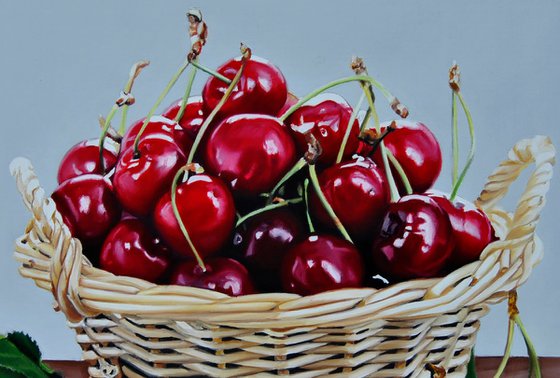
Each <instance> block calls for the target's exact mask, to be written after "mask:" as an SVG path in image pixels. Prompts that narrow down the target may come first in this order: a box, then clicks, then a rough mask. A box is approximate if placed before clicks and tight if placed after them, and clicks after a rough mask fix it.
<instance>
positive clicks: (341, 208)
mask: <svg viewBox="0 0 560 378" xmlns="http://www.w3.org/2000/svg"><path fill="white" fill-rule="evenodd" d="M381 172H382V171H381V170H380V169H379V168H378V167H377V166H376V165H375V163H374V162H373V161H371V160H370V159H369V158H363V157H357V158H355V159H352V160H350V161H346V162H342V163H339V164H336V165H333V166H331V167H329V168H326V169H325V170H324V171H322V172H321V173H320V174H319V184H320V187H321V191H322V192H323V194H324V195H325V198H326V199H327V202H328V203H329V204H330V205H331V206H332V208H333V210H334V212H335V214H336V215H337V216H338V218H339V219H340V221H341V222H342V224H343V225H344V227H345V228H346V230H347V231H348V233H349V234H350V235H351V236H352V238H353V239H357V240H364V239H366V238H367V237H371V234H372V233H374V232H375V231H376V229H377V228H378V226H379V224H380V222H381V219H383V216H384V215H385V210H386V208H387V206H388V204H389V189H388V186H387V183H386V181H385V178H384V176H383V175H382V173H381ZM310 211H311V214H313V216H314V217H315V218H316V219H317V220H318V221H319V222H320V223H321V224H323V225H324V226H327V227H330V228H333V229H334V227H335V226H334V224H333V221H332V219H331V217H330V216H329V214H328V213H327V212H326V211H325V209H324V207H323V205H322V204H321V202H320V201H319V198H318V197H317V194H316V192H315V191H313V190H312V191H311V192H310Z"/></svg>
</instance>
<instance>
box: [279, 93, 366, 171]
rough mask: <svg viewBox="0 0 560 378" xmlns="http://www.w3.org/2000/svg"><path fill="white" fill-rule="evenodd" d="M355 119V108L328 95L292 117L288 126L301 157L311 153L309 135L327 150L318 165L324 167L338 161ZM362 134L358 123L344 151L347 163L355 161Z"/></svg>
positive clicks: (320, 96)
mask: <svg viewBox="0 0 560 378" xmlns="http://www.w3.org/2000/svg"><path fill="white" fill-rule="evenodd" d="M351 117H352V107H351V106H350V105H348V103H347V102H346V101H345V100H344V99H343V98H342V97H340V96H338V95H335V94H330V93H327V94H321V95H319V96H317V97H315V98H313V99H312V100H311V101H308V102H307V103H306V104H305V105H303V106H302V107H301V108H299V109H298V110H296V111H295V112H294V113H293V114H292V115H290V116H289V117H288V119H287V120H286V125H288V126H289V127H290V128H291V130H292V131H293V132H292V135H293V136H294V138H295V140H296V145H297V147H298V152H299V153H300V154H303V153H304V152H305V151H307V139H306V136H305V135H306V134H307V133H309V132H310V133H312V134H313V136H314V137H315V138H316V139H317V140H318V141H319V143H320V144H321V148H322V150H323V151H322V153H321V156H319V159H318V161H317V162H318V164H320V165H321V166H328V165H332V164H334V162H335V161H336V157H337V155H338V150H339V149H340V145H341V143H342V141H343V139H344V134H345V132H346V128H347V127H348V124H349V123H350V118H351ZM359 133H360V125H359V122H358V120H356V121H354V123H353V124H352V129H351V131H350V137H349V139H348V143H347V144H346V147H345V148H344V155H343V159H346V158H349V157H351V156H352V154H354V153H355V152H356V150H357V148H358V134H359Z"/></svg>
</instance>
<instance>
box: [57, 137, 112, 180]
mask: <svg viewBox="0 0 560 378" xmlns="http://www.w3.org/2000/svg"><path fill="white" fill-rule="evenodd" d="M117 155H118V148H117V147H116V146H115V145H114V143H113V142H111V141H108V140H106V142H105V145H104V148H103V164H104V166H105V172H109V171H110V170H111V169H113V167H114V166H115V163H116V162H117ZM105 172H101V167H100V165H99V139H89V140H84V141H81V142H80V143H77V144H75V145H74V146H73V147H72V148H70V149H69V150H68V152H67V153H66V155H64V157H63V158H62V160H61V161H60V165H59V166H58V174H57V181H58V183H59V184H61V183H62V182H64V181H66V180H68V179H70V178H72V177H76V176H81V175H85V174H88V173H96V174H99V175H103V174H104V173H105Z"/></svg>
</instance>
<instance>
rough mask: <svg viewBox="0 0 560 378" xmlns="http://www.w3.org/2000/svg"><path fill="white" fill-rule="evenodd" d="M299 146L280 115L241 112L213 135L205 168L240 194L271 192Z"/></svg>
mask: <svg viewBox="0 0 560 378" xmlns="http://www.w3.org/2000/svg"><path fill="white" fill-rule="evenodd" d="M295 158H296V147H295V145H294V141H293V140H292V137H291V136H290V133H289V131H288V130H287V129H286V127H285V126H284V125H283V124H282V123H281V122H280V121H279V120H278V118H275V117H271V116H266V115H260V114H259V115H256V114H242V115H237V116H232V117H229V118H227V119H225V120H224V121H223V122H222V123H220V124H219V125H218V127H216V129H215V130H214V131H213V132H212V134H210V137H209V138H208V143H207V144H206V148H205V151H204V161H205V162H206V166H205V167H206V169H208V170H209V171H210V172H212V173H214V174H215V175H217V176H219V177H220V178H222V179H223V180H224V181H226V182H227V183H229V184H230V185H231V188H232V189H233V192H234V194H235V195H236V196H239V197H250V196H257V195H258V194H259V193H264V192H268V191H270V190H271V189H272V188H273V187H274V185H275V184H276V183H277V182H278V181H279V180H280V179H281V178H282V177H283V176H284V174H285V173H286V172H287V171H288V170H289V169H290V168H291V167H292V166H293V165H294V163H295Z"/></svg>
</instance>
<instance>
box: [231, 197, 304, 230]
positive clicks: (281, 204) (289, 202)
mask: <svg viewBox="0 0 560 378" xmlns="http://www.w3.org/2000/svg"><path fill="white" fill-rule="evenodd" d="M302 201H303V199H302V198H294V199H288V200H281V201H279V202H276V203H272V204H270V205H266V206H264V207H261V208H260V209H257V210H253V211H251V212H250V213H248V214H246V215H244V216H242V217H240V218H239V219H238V220H237V223H236V224H235V227H239V226H240V225H241V224H242V223H243V222H245V221H247V219H250V218H252V217H254V216H255V215H259V214H262V213H264V212H267V211H270V210H274V209H278V208H280V207H285V206H288V205H293V204H296V203H301V202H302Z"/></svg>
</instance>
